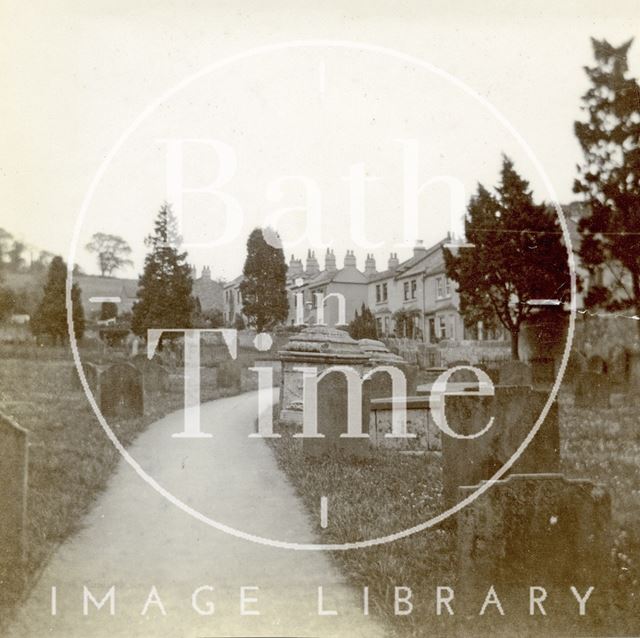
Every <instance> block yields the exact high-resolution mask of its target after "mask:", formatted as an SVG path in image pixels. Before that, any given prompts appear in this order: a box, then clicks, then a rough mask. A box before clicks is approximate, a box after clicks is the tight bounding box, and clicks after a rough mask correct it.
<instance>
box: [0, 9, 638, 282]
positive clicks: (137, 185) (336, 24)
mask: <svg viewBox="0 0 640 638" xmlns="http://www.w3.org/2000/svg"><path fill="white" fill-rule="evenodd" d="M132 5H133V6H132ZM317 5H322V6H321V7H318V6H317ZM558 5H560V6H558ZM0 6H2V17H3V19H2V21H1V22H0V25H1V26H0V30H1V33H0V49H1V55H0V64H1V65H2V78H3V80H4V82H5V83H6V85H5V99H4V100H3V101H2V103H1V104H0V121H1V122H2V130H3V133H4V135H3V143H2V144H1V145H0V191H1V192H0V196H1V197H2V203H3V204H2V205H3V214H2V218H1V221H0V226H2V227H4V228H6V229H7V230H9V231H10V232H11V233H13V234H14V235H15V236H16V237H18V238H20V239H23V240H25V241H27V242H28V243H29V244H31V245H33V246H36V247H38V248H44V249H47V250H50V251H52V252H56V253H61V254H63V255H64V256H65V258H66V256H67V255H68V254H69V249H70V243H71V239H72V235H73V230H74V227H75V225H76V221H77V219H78V213H79V210H80V207H81V204H82V200H83V198H84V195H85V193H86V191H87V189H88V187H89V185H90V183H91V181H92V179H93V176H94V175H95V173H96V171H97V170H98V168H99V167H100V165H101V163H102V161H103V160H104V158H105V157H106V156H107V155H108V153H109V152H110V150H111V148H112V147H113V145H114V143H115V142H116V140H118V138H119V137H120V136H121V135H122V133H123V132H124V131H125V130H126V129H127V128H128V127H130V125H131V124H132V122H134V120H136V118H137V117H138V116H139V114H140V113H141V112H142V111H143V110H144V109H145V108H146V107H147V106H148V105H149V104H150V103H151V102H153V101H154V100H156V99H157V98H159V97H160V96H161V95H163V94H164V93H165V92H167V91H168V90H169V89H170V88H171V87H173V86H175V85H177V84H178V83H180V82H182V81H183V80H184V79H185V78H187V77H189V76H191V75H193V74H195V73H197V72H198V71H199V70H201V69H204V68H206V67H208V66H211V65H213V64H214V63H215V62H216V61H218V60H221V59H223V58H225V57H228V56H232V55H235V54H239V53H241V52H243V51H246V50H248V49H251V48H254V47H259V46H264V45H269V44H277V43H283V42H289V41H294V40H308V39H318V40H319V39H322V40H334V41H347V40H348V41H352V42H356V43H368V44H371V45H375V46H377V47H381V48H386V49H390V50H393V51H395V52H399V53H402V54H406V55H407V56H410V57H411V58H417V59H420V60H424V61H425V62H426V63H427V64H428V65H431V66H432V67H435V68H437V69H440V70H442V71H443V72H444V74H443V75H440V74H438V73H434V72H433V70H429V69H428V68H424V67H423V66H420V65H419V64H416V63H414V62H413V61H412V60H410V59H409V58H404V59H402V58H400V57H397V56H396V57H394V55H392V54H387V53H383V52H381V51H380V50H377V51H375V50H369V49H366V48H363V47H355V48H344V47H336V46H327V45H324V46H321V45H317V46H306V47H296V48H288V49H279V50H275V51H269V52H263V53H262V54H260V55H255V56H253V57H250V58H245V59H242V60H239V61H236V62H234V63H233V64H230V65H228V66H226V67H224V68H217V69H213V70H212V71H211V72H210V73H208V74H204V75H202V77H200V78H198V79H197V80H195V81H194V82H192V83H191V84H189V85H188V86H187V87H185V88H184V89H183V90H180V91H178V92H177V93H175V94H174V95H172V96H171V97H169V99H167V100H166V101H165V102H163V103H162V104H161V105H160V106H159V108H158V109H156V110H155V111H154V112H153V113H150V115H149V117H147V118H146V119H145V120H144V122H141V125H140V126H139V127H138V128H137V129H136V130H135V131H133V132H132V134H131V135H130V137H129V138H128V139H127V141H126V142H125V143H124V144H123V145H122V147H121V148H120V150H119V152H118V153H117V154H116V155H115V156H114V157H113V160H112V161H111V163H110V164H109V167H108V168H107V170H106V171H105V173H104V177H103V179H102V180H101V182H100V184H99V185H98V187H97V189H96V191H95V196H94V198H93V200H92V202H91V204H90V205H89V207H88V209H87V214H86V217H85V219H84V220H83V221H82V225H81V228H80V242H79V243H80V248H79V250H78V253H77V256H78V261H79V263H80V264H81V265H82V266H83V267H84V268H85V269H86V270H87V271H90V272H95V270H96V269H95V265H94V260H93V258H92V257H91V256H89V255H88V254H87V253H86V252H85V251H84V250H83V249H82V246H83V245H84V244H85V243H86V242H87V241H88V239H89V237H90V236H91V234H92V233H93V232H96V231H104V232H113V233H117V234H119V235H121V236H123V237H124V238H125V239H126V240H127V241H128V242H129V243H130V244H131V245H132V247H133V248H134V258H135V266H134V268H133V269H130V270H129V271H128V272H127V273H123V274H128V275H129V276H135V274H137V272H139V269H140V268H141V265H142V259H143V256H144V246H143V243H142V241H143V238H144V236H145V234H146V233H148V232H149V230H150V228H151V223H152V219H153V216H154V214H155V213H156V211H157V210H158V208H159V206H160V205H161V204H162V202H163V201H164V200H165V199H167V198H168V193H167V170H166V158H167V144H166V143H165V142H163V141H162V140H164V139H167V138H191V139H206V140H215V141H216V143H224V144H225V145H226V148H230V149H232V151H233V154H234V157H235V160H236V167H235V171H234V173H233V176H232V178H231V179H230V180H229V182H228V183H227V184H225V185H224V186H223V187H222V188H223V191H224V192H225V196H227V197H228V198H230V199H231V198H233V201H234V202H236V207H237V208H236V210H235V212H234V213H233V215H232V216H231V217H232V221H236V222H238V232H237V234H236V235H234V238H233V240H231V241H229V242H226V243H225V245H221V246H217V247H215V248H212V247H201V248H195V247H194V248H191V249H189V254H190V259H191V261H192V262H194V263H195V264H197V265H198V266H199V267H201V266H203V265H205V264H209V265H210V266H211V268H212V272H213V275H214V276H220V277H225V278H227V279H231V278H233V277H235V276H236V275H237V274H239V272H240V270H241V268H242V262H243V258H244V243H245V241H246V236H247V235H248V233H249V232H250V230H251V229H252V228H253V227H254V226H256V225H259V224H263V223H264V222H265V220H267V219H268V218H269V216H272V215H273V214H274V212H275V211H278V210H282V209H283V208H291V207H299V206H301V205H303V203H304V200H303V189H304V188H311V187H312V186H313V188H316V187H317V194H318V198H319V199H318V204H319V209H318V210H319V211H320V214H321V231H322V237H321V240H322V242H323V243H325V244H330V245H331V246H332V247H333V249H334V251H335V254H336V256H337V258H338V262H339V264H341V262H342V259H343V257H344V252H345V250H347V249H348V248H354V249H355V252H356V255H357V256H358V258H359V265H361V266H362V262H363V259H364V254H365V253H366V252H373V253H374V254H375V256H376V258H377V259H378V265H379V267H384V262H386V259H387V256H388V254H389V252H390V251H395V252H398V253H399V256H400V257H401V258H403V257H406V256H408V255H409V253H410V249H409V248H407V247H404V246H402V245H400V246H399V244H402V243H403V233H405V232H406V227H405V226H403V223H402V222H403V212H404V210H405V204H404V201H403V184H404V182H403V179H404V178H405V175H404V172H405V171H404V168H405V167H404V165H403V149H404V151H405V152H406V150H407V148H408V146H407V144H408V143H407V142H406V140H416V144H417V145H418V148H419V158H420V164H419V183H422V182H424V181H426V180H428V179H429V178H432V177H434V176H439V175H447V176H450V177H452V178H455V179H456V180H458V183H459V184H461V185H462V186H463V187H464V189H465V193H466V196H467V197H468V196H469V195H470V194H471V193H472V192H473V190H474V189H475V187H476V184H477V182H478V181H481V182H483V183H485V184H486V185H493V184H494V183H495V182H496V180H497V177H498V171H499V168H500V162H501V153H503V152H505V153H507V154H508V155H510V156H511V157H513V159H514V160H515V162H516V168H517V169H518V170H519V171H520V172H521V173H522V174H523V175H524V176H525V177H526V178H527V179H528V180H529V181H530V183H531V186H532V188H533V190H534V194H535V197H536V199H537V200H542V199H545V200H550V199H551V194H550V193H549V192H548V191H547V189H546V188H545V185H544V180H543V179H542V178H541V176H540V175H539V173H538V170H537V169H536V167H535V165H534V164H533V163H532V162H531V160H530V159H529V157H528V156H527V152H526V151H525V150H524V148H523V145H522V144H521V143H520V141H518V140H517V139H516V138H515V137H514V135H513V134H512V133H511V132H509V131H508V130H507V128H505V125H504V123H503V122H500V121H499V120H498V119H496V117H495V116H494V114H492V113H491V112H490V111H489V110H487V108H485V107H484V106H483V105H482V104H481V103H480V102H479V101H477V100H476V99H474V98H473V97H471V96H470V95H469V93H467V92H465V90H464V89H463V88H461V87H460V85H459V84H457V82H461V83H462V84H464V85H465V86H466V87H469V89H470V90H472V91H475V92H477V94H479V96H481V98H484V99H485V100H488V101H489V102H490V103H491V104H492V105H493V106H494V107H495V108H496V109H497V110H498V111H499V112H501V113H502V114H503V115H504V116H505V117H506V119H507V120H508V121H509V122H510V123H511V124H512V125H513V127H514V128H515V130H516V131H517V132H518V134H519V135H520V136H521V137H522V138H523V139H524V140H525V141H526V143H527V144H528V145H529V147H530V149H531V151H532V152H533V153H534V154H535V155H536V156H537V158H538V159H539V161H540V163H541V165H542V167H543V169H544V171H545V172H546V173H547V174H548V175H549V177H550V179H551V182H552V185H553V188H554V189H555V191H556V193H557V195H558V198H559V200H560V201H561V202H568V201H570V200H572V199H574V196H573V194H572V182H573V178H574V175H575V165H576V163H577V162H579V161H580V158H581V154H580V149H579V147H578V144H577V142H576V140H575V137H574V135H573V121H574V120H575V119H576V118H578V117H580V110H579V107H580V96H581V95H582V94H583V93H584V92H585V90H586V89H587V86H588V85H587V80H586V76H585V74H584V72H583V70H582V67H583V66H584V65H586V64H591V63H592V59H593V58H592V51H591V45H590V40H589V38H590V36H594V37H598V38H602V37H605V38H607V39H609V40H610V41H611V42H613V43H615V44H618V43H620V42H622V41H624V40H626V39H628V38H629V37H631V36H632V35H633V34H634V33H637V32H638V17H639V14H640V11H639V9H638V4H637V2H623V1H620V0H610V1H609V2H606V3H603V2H598V3H596V2H590V1H585V0H582V1H580V2H563V3H557V2H535V1H527V2H495V1H494V2H452V1H451V0H448V1H446V2H424V1H422V2H402V1H396V2H393V3H382V2H375V1H367V2H360V1H357V2H355V1H352V2H349V1H345V0H343V1H341V2H324V3H318V2H291V3H284V2H265V1H262V2H240V1H235V2H208V1H191V2H185V1H182V2H168V1H163V0H158V1H149V2H144V1H138V2H135V3H131V2H124V1H123V2H118V1H111V2H101V1H97V0H96V1H92V2H61V1H56V0H48V1H46V2H45V1H41V2H30V3H25V2H2V3H1V5H0ZM630 65H631V70H632V72H633V73H634V74H636V75H640V43H636V44H634V46H633V47H632V48H631V52H630ZM452 78H453V79H452ZM401 140H405V142H401ZM359 164H362V165H364V170H365V174H366V176H367V177H368V178H377V179H375V180H373V179H371V181H368V182H367V185H366V191H365V200H364V205H365V220H364V226H363V232H364V238H366V241H368V242H370V246H371V247H370V248H367V247H366V246H365V245H363V246H361V247H358V246H355V245H354V240H353V238H352V237H351V236H350V221H349V219H350V217H349V211H350V199H349V197H350V189H349V184H348V182H347V181H346V180H345V178H346V177H347V176H348V175H349V171H350V170H353V169H352V168H351V167H353V166H357V165H359ZM219 171H220V164H219V162H218V161H217V157H216V155H215V149H214V147H213V146H206V145H205V144H202V143H197V144H196V143H189V144H188V145H187V146H185V147H184V170H183V175H184V182H185V186H191V187H200V186H204V185H206V184H208V183H210V182H212V181H213V180H214V179H215V178H216V177H217V176H219ZM286 176H289V177H291V176H296V177H297V178H300V177H301V176H304V177H305V178H306V180H307V181H306V182H305V184H306V186H305V185H304V184H303V182H302V181H301V180H300V179H296V180H291V179H289V180H288V181H287V180H284V181H283V180H282V179H281V178H283V177H286ZM278 180H280V181H278ZM447 193H448V190H447V188H446V187H444V186H442V185H440V186H435V187H430V188H429V189H428V190H426V191H425V192H424V193H423V195H422V196H421V197H420V199H419V213H420V223H419V231H418V234H419V236H420V237H421V238H423V239H424V240H425V242H426V243H431V242H435V241H437V240H439V239H440V238H441V237H442V236H443V234H444V233H445V232H446V231H447V230H448V229H449V228H450V226H451V222H450V214H449V210H450V205H449V199H448V195H447ZM183 202H184V212H185V227H184V234H185V240H186V241H188V242H190V243H194V242H200V243H206V242H211V241H215V240H216V239H219V238H220V235H221V234H222V229H223V227H224V225H225V214H224V209H223V207H222V205H221V203H220V200H219V199H217V198H216V197H214V196H213V195H210V194H201V193H196V194H189V195H186V196H185V197H184V200H183ZM238 210H239V211H240V212H238ZM301 219H302V217H301V215H300V214H299V213H298V214H296V213H289V214H286V215H285V216H283V217H282V225H281V227H280V230H281V234H282V236H283V238H284V239H285V241H289V242H291V241H293V240H294V239H295V237H296V235H297V234H298V233H299V231H300V229H301ZM309 247H312V248H315V249H316V252H318V253H320V251H322V252H324V248H323V247H321V246H320V245H319V244H318V241H317V238H316V239H314V240H313V241H308V240H304V241H302V242H300V243H299V245H297V246H295V249H294V250H293V251H294V252H296V254H298V255H303V254H304V253H306V250H307V249H308V248H309ZM289 252H292V251H291V250H289ZM320 256H321V255H320Z"/></svg>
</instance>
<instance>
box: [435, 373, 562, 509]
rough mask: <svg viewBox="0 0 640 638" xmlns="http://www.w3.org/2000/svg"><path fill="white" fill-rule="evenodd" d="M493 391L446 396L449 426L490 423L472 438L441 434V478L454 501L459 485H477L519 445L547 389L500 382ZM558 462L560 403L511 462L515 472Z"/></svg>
mask: <svg viewBox="0 0 640 638" xmlns="http://www.w3.org/2000/svg"><path fill="white" fill-rule="evenodd" d="M494 392H495V394H494V395H493V396H484V397H482V396H449V397H445V414H446V417H447V423H448V424H449V427H450V428H451V429H452V430H453V431H455V432H456V433H458V434H463V435H470V434H475V433H477V432H480V431H481V430H483V429H484V428H485V426H486V425H487V423H488V422H489V419H490V418H491V417H493V418H494V422H493V425H492V426H491V428H490V429H489V430H488V431H487V432H486V433H485V434H483V435H482V436H480V437H477V438H474V439H458V438H453V437H451V436H448V435H446V434H443V435H442V479H443V488H444V497H445V502H446V504H447V506H448V507H450V506H452V505H453V504H455V502H456V500H457V497H458V488H459V487H460V486H461V485H476V484H477V483H479V482H480V481H483V480H487V479H489V478H491V477H492V476H493V475H494V474H495V472H496V471H497V470H498V469H499V468H500V467H502V466H503V465H504V464H505V463H506V462H507V461H508V460H509V459H510V458H511V457H512V456H513V454H514V452H515V451H516V450H517V449H518V448H519V447H520V444H521V443H522V442H523V441H524V439H525V438H526V436H527V435H528V434H529V432H530V431H531V429H532V428H533V426H534V425H535V423H536V422H537V420H538V418H539V417H540V414H541V413H542V409H543V407H544V405H545V403H546V402H547V399H548V393H546V392H543V391H536V390H533V389H532V388H531V387H528V386H496V387H495V388H494ZM559 464H560V434H559V429H558V404H557V402H554V403H553V404H552V405H551V407H550V409H549V412H548V413H547V416H546V418H545V420H544V422H543V423H542V425H541V426H540V428H539V430H538V431H537V433H536V435H535V436H534V438H533V440H532V441H531V443H529V445H528V446H527V447H526V448H525V450H524V451H523V453H522V454H521V455H520V457H519V458H518V460H517V461H516V462H515V463H514V465H513V466H512V467H511V469H510V471H511V472H517V473H530V472H556V471H558V467H559Z"/></svg>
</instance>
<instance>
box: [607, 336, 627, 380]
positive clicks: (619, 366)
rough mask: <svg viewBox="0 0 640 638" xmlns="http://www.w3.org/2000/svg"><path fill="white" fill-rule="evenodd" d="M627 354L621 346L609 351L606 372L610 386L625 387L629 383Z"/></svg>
mask: <svg viewBox="0 0 640 638" xmlns="http://www.w3.org/2000/svg"><path fill="white" fill-rule="evenodd" d="M629 363H630V361H629V352H628V351H627V349H626V348H624V347H623V346H621V345H616V346H613V348H611V350H610V351H609V362H608V364H607V372H608V376H609V381H610V382H611V384H612V385H616V386H618V387H625V386H626V385H627V383H628V382H629Z"/></svg>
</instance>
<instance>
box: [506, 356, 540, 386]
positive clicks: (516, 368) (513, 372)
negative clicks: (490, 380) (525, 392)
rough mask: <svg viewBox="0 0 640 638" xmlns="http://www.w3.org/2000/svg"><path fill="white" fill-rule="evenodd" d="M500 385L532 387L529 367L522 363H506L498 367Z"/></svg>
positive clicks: (531, 375) (531, 373)
mask: <svg viewBox="0 0 640 638" xmlns="http://www.w3.org/2000/svg"><path fill="white" fill-rule="evenodd" d="M498 382H499V384H500V385H525V386H531V385H533V372H532V370H531V367H530V366H528V365H527V364H526V363H524V362H523V361H506V362H505V363H503V364H502V366H500V377H499V381H498Z"/></svg>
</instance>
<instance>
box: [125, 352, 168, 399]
mask: <svg viewBox="0 0 640 638" xmlns="http://www.w3.org/2000/svg"><path fill="white" fill-rule="evenodd" d="M131 363H133V365H134V366H135V367H136V368H137V369H138V370H140V372H142V379H143V383H144V391H145V392H167V391H168V390H169V384H170V379H169V370H167V368H165V367H164V366H161V365H160V364H159V363H156V362H155V361H154V360H152V359H151V360H150V359H148V358H147V357H146V356H145V355H143V354H139V355H136V356H135V357H133V358H132V359H131Z"/></svg>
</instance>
